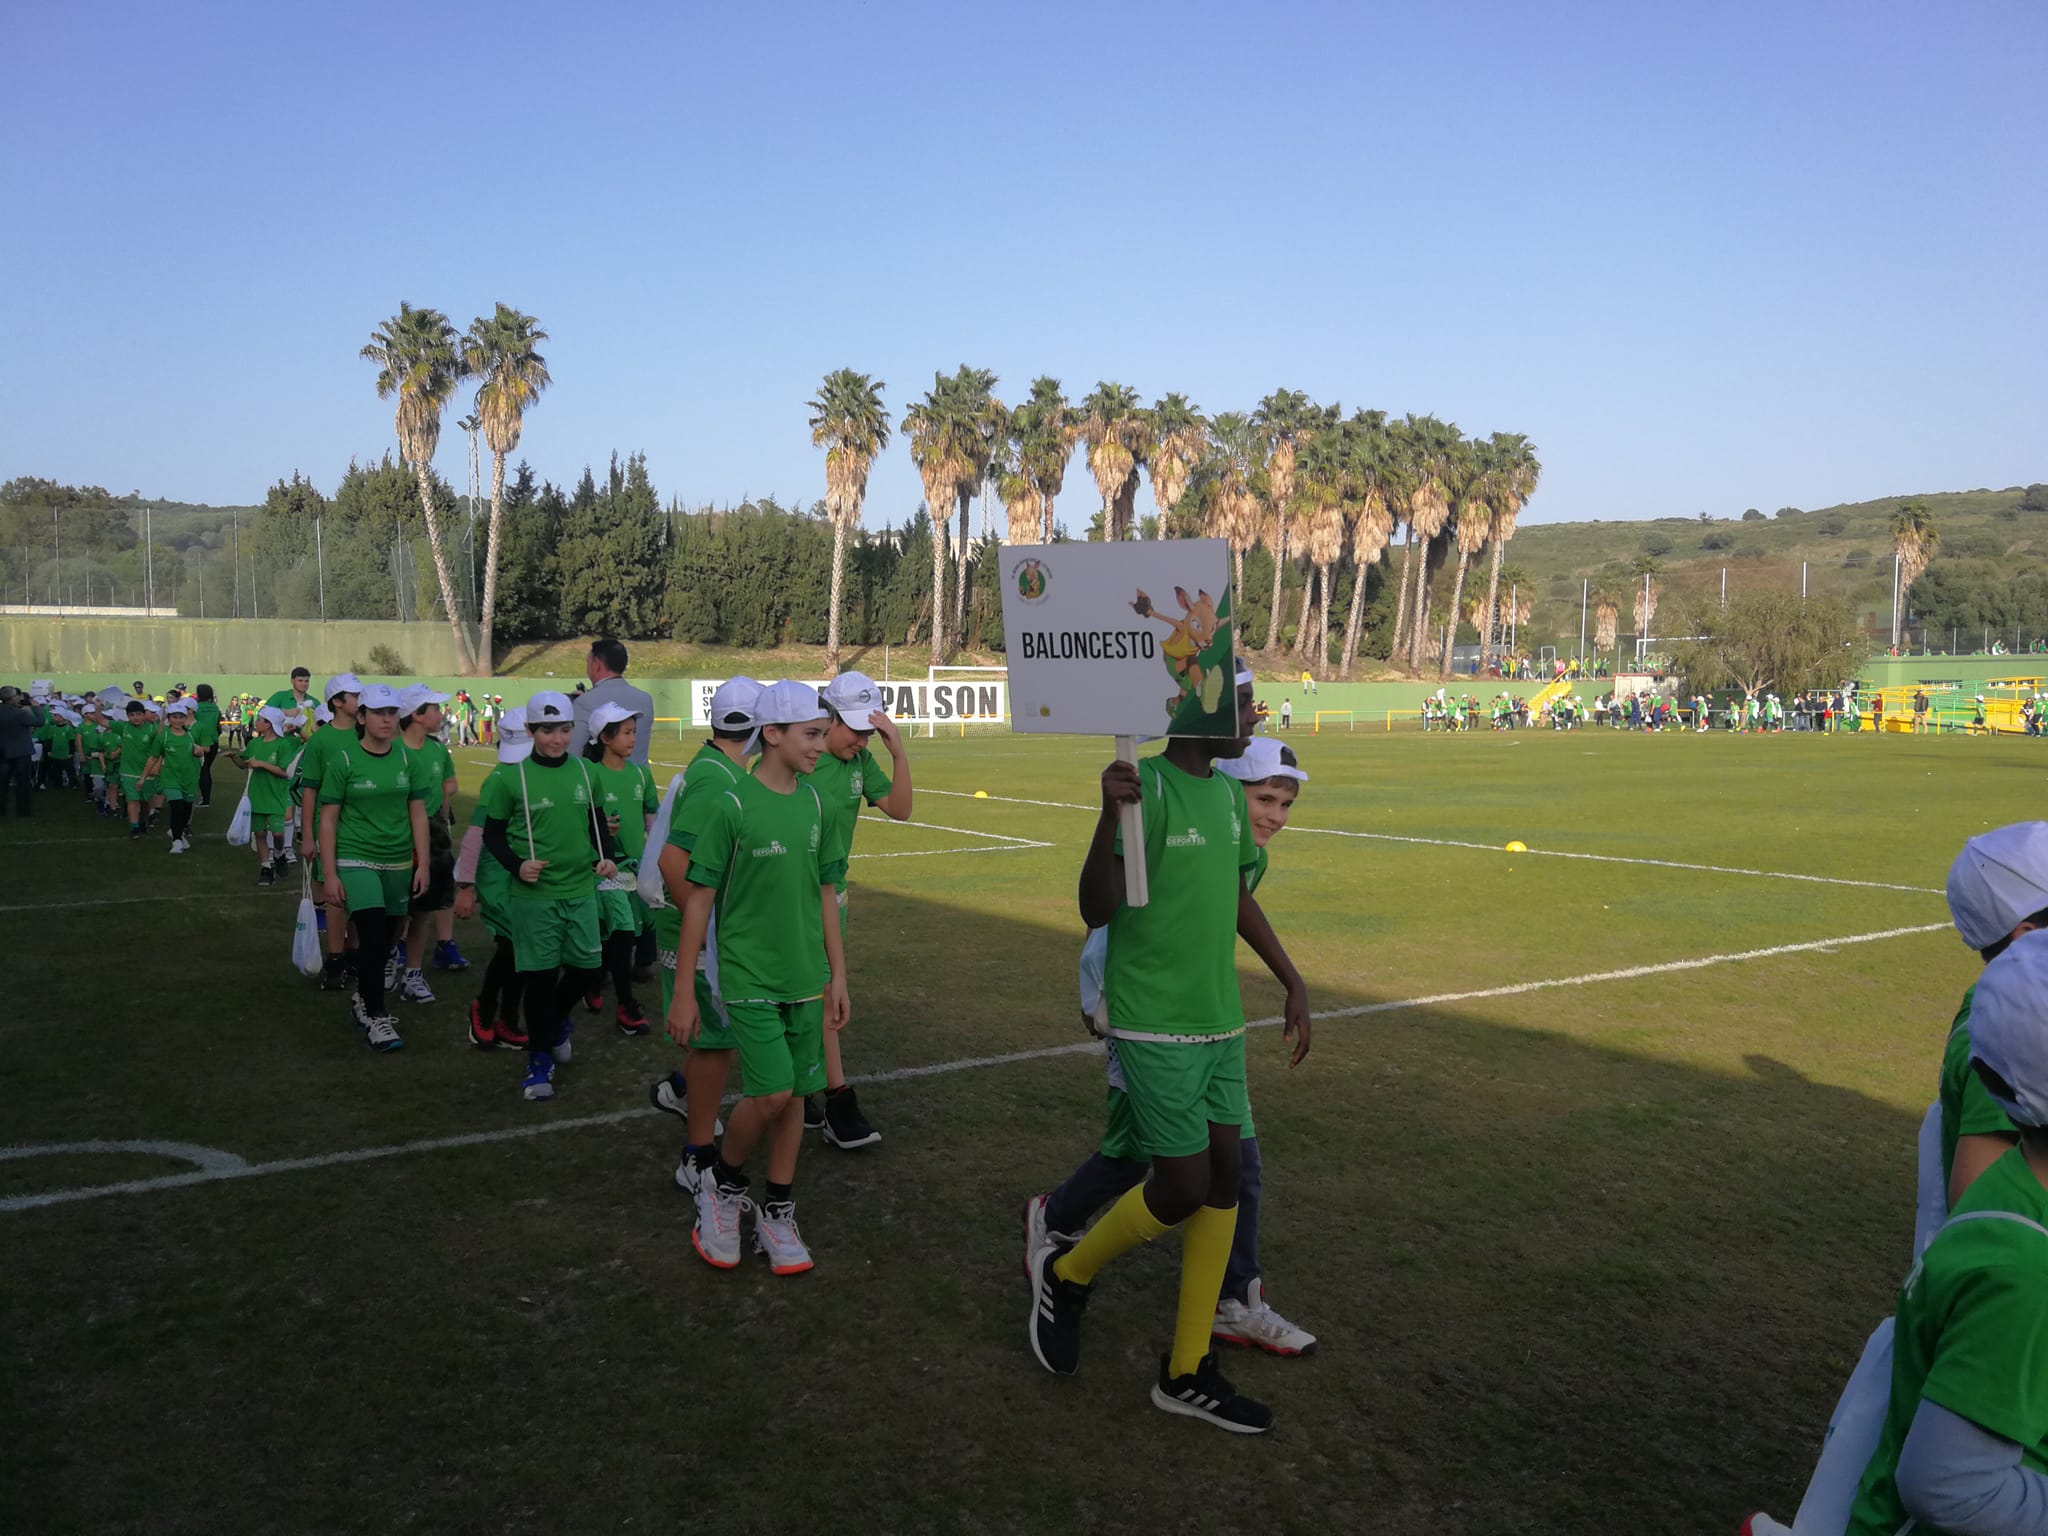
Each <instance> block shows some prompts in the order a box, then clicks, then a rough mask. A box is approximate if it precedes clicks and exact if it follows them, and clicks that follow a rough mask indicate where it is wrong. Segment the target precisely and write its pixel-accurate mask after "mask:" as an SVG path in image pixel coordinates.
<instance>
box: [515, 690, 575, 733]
mask: <svg viewBox="0 0 2048 1536" xmlns="http://www.w3.org/2000/svg"><path fill="white" fill-rule="evenodd" d="M575 719H576V706H575V705H573V704H571V703H570V702H569V695H567V694H566V693H557V692H555V690H554V689H552V688H543V689H542V690H541V691H540V692H539V693H536V694H535V695H534V696H533V697H532V698H530V699H528V700H527V701H526V728H527V729H528V730H529V731H530V730H532V729H533V728H534V727H535V726H536V725H569V724H572V723H574V721H575Z"/></svg>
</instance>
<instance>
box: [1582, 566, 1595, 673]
mask: <svg viewBox="0 0 2048 1536" xmlns="http://www.w3.org/2000/svg"><path fill="white" fill-rule="evenodd" d="M1592 587H1593V579H1592V578H1591V577H1590V576H1587V577H1581V578H1580V580H1579V660H1580V662H1581V663H1583V662H1584V661H1585V659H1586V594H1587V593H1588V592H1590V591H1591V590H1592Z"/></svg>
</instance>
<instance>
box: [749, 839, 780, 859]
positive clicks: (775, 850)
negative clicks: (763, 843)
mask: <svg viewBox="0 0 2048 1536" xmlns="http://www.w3.org/2000/svg"><path fill="white" fill-rule="evenodd" d="M749 851H750V852H752V854H753V855H754V857H755V858H757V859H779V858H781V857H782V856H783V855H784V854H785V853H787V852H789V850H788V849H787V848H785V847H783V846H782V844H781V843H780V842H779V841H777V840H776V839H773V838H771V839H769V842H768V846H767V847H765V848H755V849H751V850H749Z"/></svg>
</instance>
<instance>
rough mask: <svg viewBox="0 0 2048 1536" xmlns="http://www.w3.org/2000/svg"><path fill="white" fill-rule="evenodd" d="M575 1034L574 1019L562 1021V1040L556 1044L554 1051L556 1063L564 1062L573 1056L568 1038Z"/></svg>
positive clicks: (573, 1052) (572, 1049)
mask: <svg viewBox="0 0 2048 1536" xmlns="http://www.w3.org/2000/svg"><path fill="white" fill-rule="evenodd" d="M575 1033H576V1021H575V1020H574V1019H564V1020H562V1038H561V1039H560V1040H559V1041H558V1042H557V1043H556V1045H555V1049H554V1057H555V1060H556V1061H558V1062H566V1061H567V1060H568V1059H569V1058H570V1056H572V1055H573V1054H575V1050H574V1047H573V1046H572V1045H571V1044H570V1042H569V1037H570V1036H571V1035H573V1034H575Z"/></svg>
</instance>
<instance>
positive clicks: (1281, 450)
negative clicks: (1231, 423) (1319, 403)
mask: <svg viewBox="0 0 2048 1536" xmlns="http://www.w3.org/2000/svg"><path fill="white" fill-rule="evenodd" d="M1314 414H1315V406H1314V405H1313V404H1311V403H1310V401H1309V398H1308V396H1307V395H1305V394H1303V393H1302V392H1301V391H1300V390H1298V389H1276V390H1274V391H1273V393H1272V394H1270V395H1268V396H1266V398H1265V399H1263V400H1261V401H1260V402H1259V408H1258V409H1257V410H1256V411H1254V412H1252V423H1253V425H1255V426H1256V427H1258V428H1259V430H1260V431H1261V432H1263V433H1264V434H1265V438H1266V522H1265V540H1266V543H1267V545H1268V546H1269V547H1270V548H1271V549H1272V551H1273V606H1272V608H1271V609H1270V610H1269V611H1268V612H1267V614H1266V645H1265V648H1266V649H1267V650H1268V651H1271V650H1272V649H1273V647H1274V646H1276V645H1278V644H1279V643H1280V618H1281V613H1280V610H1281V602H1282V598H1283V595H1284V593H1285V590H1286V588H1285V582H1286V576H1287V538H1288V533H1289V531H1290V527H1289V525H1290V514H1289V506H1290V503H1292V501H1293V500H1294V456H1295V453H1296V452H1297V451H1298V450H1299V448H1300V446H1301V436H1302V433H1303V432H1305V431H1307V430H1308V424H1309V420H1310V418H1311V416H1313V415H1314Z"/></svg>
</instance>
